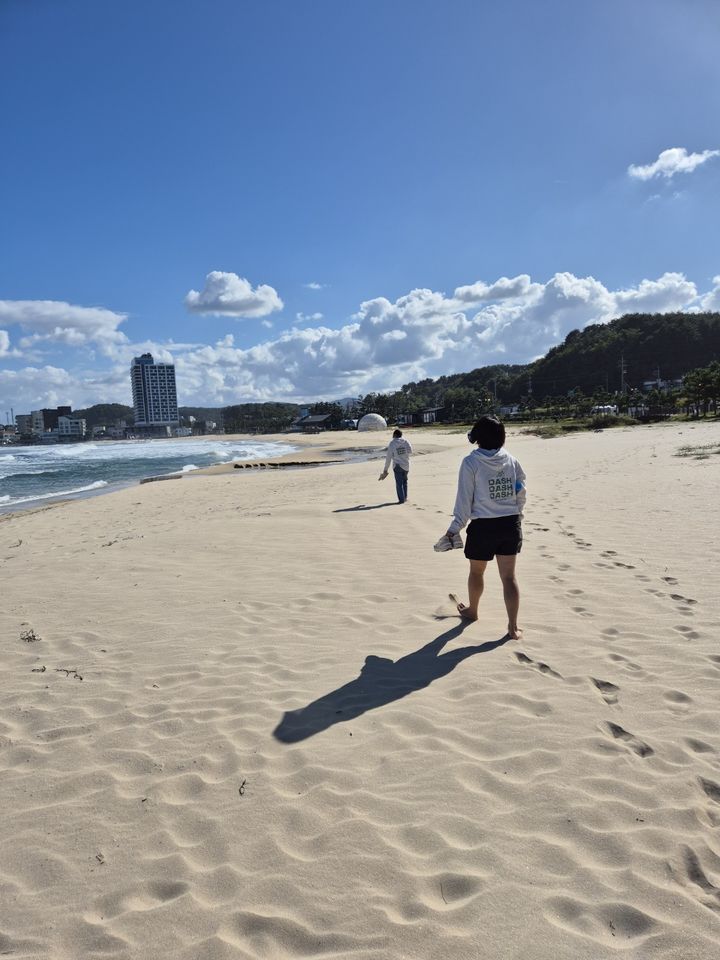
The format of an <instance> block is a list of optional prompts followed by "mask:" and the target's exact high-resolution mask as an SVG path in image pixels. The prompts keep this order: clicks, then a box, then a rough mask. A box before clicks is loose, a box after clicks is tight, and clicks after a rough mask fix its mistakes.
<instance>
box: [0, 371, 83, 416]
mask: <svg viewBox="0 0 720 960" xmlns="http://www.w3.org/2000/svg"><path fill="white" fill-rule="evenodd" d="M75 386H76V378H75V376H73V375H72V374H71V373H69V372H68V371H67V370H64V369H62V368H61V367H53V366H45V367H24V368H23V369H21V370H0V398H3V399H4V400H5V405H6V406H8V407H9V406H11V405H14V407H15V411H16V412H17V413H19V412H21V411H22V404H23V403H24V404H25V405H26V408H27V411H28V412H29V411H30V410H31V409H38V408H40V407H43V406H48V407H56V406H58V404H65V403H68V402H70V401H71V398H72V396H73V388H74V387H75Z"/></svg>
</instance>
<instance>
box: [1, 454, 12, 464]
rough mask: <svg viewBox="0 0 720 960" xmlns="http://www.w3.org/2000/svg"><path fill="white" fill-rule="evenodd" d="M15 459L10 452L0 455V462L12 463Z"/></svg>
mask: <svg viewBox="0 0 720 960" xmlns="http://www.w3.org/2000/svg"><path fill="white" fill-rule="evenodd" d="M15 459H16V458H15V457H14V456H13V455H12V454H11V453H5V454H3V455H2V456H1V457H0V463H14V462H15Z"/></svg>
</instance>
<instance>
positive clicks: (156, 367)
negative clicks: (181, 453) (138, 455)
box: [130, 353, 180, 435]
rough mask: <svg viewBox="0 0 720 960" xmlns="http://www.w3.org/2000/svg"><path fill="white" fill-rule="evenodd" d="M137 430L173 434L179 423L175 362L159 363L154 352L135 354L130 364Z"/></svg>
mask: <svg viewBox="0 0 720 960" xmlns="http://www.w3.org/2000/svg"><path fill="white" fill-rule="evenodd" d="M130 382H131V385H132V395H133V407H134V408H135V427H134V429H135V432H136V433H137V432H138V431H139V432H144V433H155V434H160V435H162V434H164V435H169V433H170V428H171V427H176V426H178V425H179V422H180V421H179V417H178V408H177V390H176V387H175V365H174V364H172V363H155V361H154V360H153V355H152V354H151V353H143V354H142V355H141V356H139V357H135V358H134V360H133V362H132V364H131V366H130Z"/></svg>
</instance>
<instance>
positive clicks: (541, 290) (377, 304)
mask: <svg viewBox="0 0 720 960" xmlns="http://www.w3.org/2000/svg"><path fill="white" fill-rule="evenodd" d="M713 284H714V287H713V289H711V290H709V291H708V292H705V293H698V290H697V287H696V285H695V284H694V283H693V282H692V281H691V280H688V279H687V277H685V276H684V275H683V274H682V273H665V274H663V275H662V276H660V277H658V278H656V279H642V280H639V281H638V282H637V283H636V284H633V285H630V286H626V287H622V288H618V289H612V288H609V287H607V286H606V285H605V284H603V283H602V282H601V281H600V280H598V279H596V278H595V277H592V276H586V277H578V276H575V275H574V274H572V273H569V272H559V273H556V274H554V275H553V276H551V277H550V278H549V279H547V280H545V281H543V282H540V281H533V280H531V278H530V277H529V276H527V275H525V274H521V275H520V276H518V277H514V278H510V279H509V278H507V277H500V278H499V279H497V280H494V281H485V280H476V281H475V282H473V283H470V284H468V285H466V286H462V287H458V288H457V289H455V290H454V292H453V294H452V295H446V294H444V293H442V292H439V291H434V290H429V289H423V288H420V289H416V290H411V291H410V292H409V293H407V294H405V295H404V296H402V297H399V298H398V299H397V300H394V301H391V300H389V299H387V298H385V297H375V298H373V299H370V300H366V301H364V302H363V303H361V304H360V306H359V309H358V310H357V312H356V313H355V314H353V315H352V316H350V317H349V318H348V320H347V321H346V322H345V323H344V324H343V325H342V326H340V327H333V326H331V325H330V324H327V323H326V322H325V321H322V317H317V318H316V317H313V316H312V315H310V316H306V315H305V314H300V315H299V317H298V319H299V320H300V318H302V323H298V325H297V326H293V327H292V328H291V329H289V330H285V331H283V332H282V333H277V334H272V335H271V334H270V333H268V334H267V339H266V340H264V341H263V342H260V343H257V344H255V345H254V346H250V347H240V346H238V345H237V344H236V339H235V338H234V337H233V335H232V334H226V335H223V336H219V337H218V338H217V339H216V341H215V342H214V343H213V344H211V345H204V344H200V345H198V344H191V343H173V342H170V343H155V342H153V341H145V342H144V343H130V342H129V341H125V342H123V343H119V344H115V349H114V352H113V353H112V354H111V357H112V360H113V364H112V368H111V369H110V370H109V371H107V372H102V371H98V370H97V369H94V370H90V371H88V372H87V373H83V371H82V370H79V371H75V372H74V374H73V377H72V383H70V382H69V381H67V380H61V381H60V383H59V384H58V385H55V384H53V383H52V382H50V379H51V378H48V376H47V374H46V373H45V372H44V370H47V369H49V368H44V370H40V369H35V368H30V367H28V368H26V369H27V370H33V369H34V370H35V372H34V374H32V375H30V374H27V373H26V374H23V376H25V377H26V379H25V380H22V378H19V379H16V380H15V381H13V379H12V378H13V377H20V372H18V374H13V373H8V374H7V376H6V378H5V380H2V381H0V384H4V385H5V388H6V389H5V390H3V393H4V394H5V396H6V397H7V398H9V399H12V398H15V399H17V400H18V402H16V403H15V404H14V405H15V409H16V410H18V409H20V404H19V399H24V398H25V397H27V398H28V399H27V405H28V409H30V404H31V403H37V404H39V403H40V399H41V398H40V392H41V391H43V390H46V388H47V390H49V391H53V390H54V391H55V393H57V395H58V396H59V397H60V399H59V400H58V402H67V399H71V400H72V401H73V402H74V403H75V404H76V405H85V404H87V403H96V402H101V401H111V400H115V401H119V402H125V403H127V402H128V401H129V393H130V387H129V376H128V365H129V361H130V359H131V358H132V357H133V356H135V355H138V354H139V353H143V352H145V351H149V352H150V353H152V354H153V355H154V356H155V357H156V359H158V360H163V361H167V362H174V363H175V365H176V372H177V385H178V397H179V400H180V403H181V404H191V403H198V404H203V405H205V404H208V405H214V404H217V405H219V406H223V405H226V404H230V403H238V402H241V401H245V400H256V401H262V400H282V399H288V400H308V399H313V398H317V397H332V396H350V395H357V394H358V393H366V392H368V391H369V390H389V389H394V388H396V387H398V386H400V385H401V384H403V383H407V382H408V381H411V380H419V379H422V378H424V377H428V376H438V375H440V374H448V373H456V372H459V371H464V370H471V369H473V368H474V367H479V366H484V365H488V364H492V363H523V362H528V361H530V360H532V359H534V358H535V357H538V356H541V355H542V354H544V353H545V352H546V351H547V350H548V349H549V348H550V347H552V346H554V345H556V344H558V343H559V342H561V341H562V340H563V339H564V337H566V336H567V334H568V333H569V332H570V331H571V330H576V329H582V328H583V327H586V326H587V325H588V324H591V323H607V322H608V321H610V320H612V319H613V318H614V317H618V316H621V315H622V314H623V313H639V312H649V313H667V312H671V311H676V310H700V309H705V310H712V309H720V276H718V277H716V278H715V279H714V280H713ZM4 342H5V341H4V340H3V339H2V337H0V347H2V345H3V343H4ZM33 376H34V377H35V378H36V380H37V383H36V384H35V385H34V387H31V383H30V381H31V380H32V377H33ZM57 376H58V375H57V374H56V375H55V377H56V379H57ZM65 376H66V377H69V376H70V375H69V374H65ZM63 385H67V388H68V389H67V393H66V394H63V396H66V397H67V399H65V400H64V399H63V396H60V395H61V393H62V390H61V386H63ZM70 387H72V390H70ZM31 390H34V392H32V393H31ZM31 396H32V398H33V399H30V397H31ZM48 397H49V394H48V393H47V392H46V393H45V394H43V397H42V399H43V402H46V403H50V400H49V399H48ZM0 399H1V396H0ZM6 402H7V401H6Z"/></svg>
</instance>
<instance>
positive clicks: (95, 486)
mask: <svg viewBox="0 0 720 960" xmlns="http://www.w3.org/2000/svg"><path fill="white" fill-rule="evenodd" d="M107 485H108V484H107V480H96V481H95V482H94V483H88V484H87V485H86V486H84V487H73V489H72V490H53V492H52V493H37V494H35V496H33V497H8V496H5V497H0V503H12V504H13V505H14V504H16V503H30V502H31V501H32V500H50V499H52V498H54V497H72V496H73V495H74V494H76V493H86V492H87V491H88V490H99V489H100V488H101V487H106V486H107Z"/></svg>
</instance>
